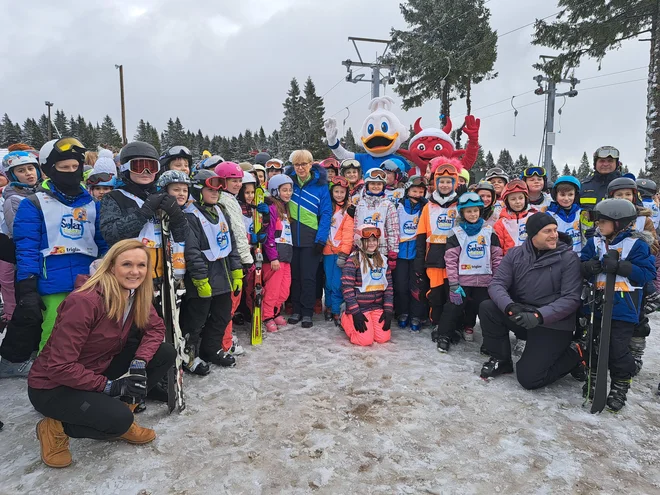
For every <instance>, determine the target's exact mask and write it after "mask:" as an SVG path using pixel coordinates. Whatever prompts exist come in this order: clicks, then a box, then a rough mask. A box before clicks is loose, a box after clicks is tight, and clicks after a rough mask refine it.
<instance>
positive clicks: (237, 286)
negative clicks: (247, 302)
mask: <svg viewBox="0 0 660 495" xmlns="http://www.w3.org/2000/svg"><path fill="white" fill-rule="evenodd" d="M242 289H243V270H232V271H231V290H233V291H234V297H236V296H237V295H238V294H239V293H240V292H241V290H242Z"/></svg>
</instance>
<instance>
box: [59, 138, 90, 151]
mask: <svg viewBox="0 0 660 495" xmlns="http://www.w3.org/2000/svg"><path fill="white" fill-rule="evenodd" d="M53 148H55V149H56V150H57V151H59V152H60V153H66V152H67V151H77V152H79V153H84V152H85V151H87V148H85V146H84V145H83V144H82V143H81V142H80V141H78V140H77V139H76V138H71V137H67V138H62V139H60V140H58V141H57V142H56V143H55V144H54V145H53Z"/></svg>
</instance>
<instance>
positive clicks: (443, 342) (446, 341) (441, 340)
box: [438, 335, 451, 354]
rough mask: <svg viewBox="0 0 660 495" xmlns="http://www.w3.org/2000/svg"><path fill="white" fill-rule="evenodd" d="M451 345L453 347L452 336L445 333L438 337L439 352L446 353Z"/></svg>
mask: <svg viewBox="0 0 660 495" xmlns="http://www.w3.org/2000/svg"><path fill="white" fill-rule="evenodd" d="M450 347H451V340H450V338H449V337H447V336H445V335H440V336H439V337H438V352H442V353H443V354H445V353H447V352H449V348H450Z"/></svg>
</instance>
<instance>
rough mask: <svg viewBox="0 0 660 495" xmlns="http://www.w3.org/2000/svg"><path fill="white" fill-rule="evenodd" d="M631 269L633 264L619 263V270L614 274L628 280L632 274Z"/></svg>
mask: <svg viewBox="0 0 660 495" xmlns="http://www.w3.org/2000/svg"><path fill="white" fill-rule="evenodd" d="M632 269H633V264H632V263H631V262H630V261H627V260H623V261H619V268H618V269H617V271H616V274H617V275H620V276H622V277H626V278H628V277H630V275H631V274H632Z"/></svg>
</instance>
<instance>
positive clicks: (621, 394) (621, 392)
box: [607, 378, 630, 412]
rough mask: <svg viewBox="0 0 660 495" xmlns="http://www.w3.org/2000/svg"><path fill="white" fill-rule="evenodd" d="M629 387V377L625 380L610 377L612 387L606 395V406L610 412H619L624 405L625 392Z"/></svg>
mask: <svg viewBox="0 0 660 495" xmlns="http://www.w3.org/2000/svg"><path fill="white" fill-rule="evenodd" d="M629 389H630V378H628V379H627V380H615V379H614V378H613V379H612V388H610V393H609V395H608V396H607V408H608V409H609V410H610V411H612V412H619V411H620V410H621V409H623V406H625V405H626V394H627V393H628V390H629Z"/></svg>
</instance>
